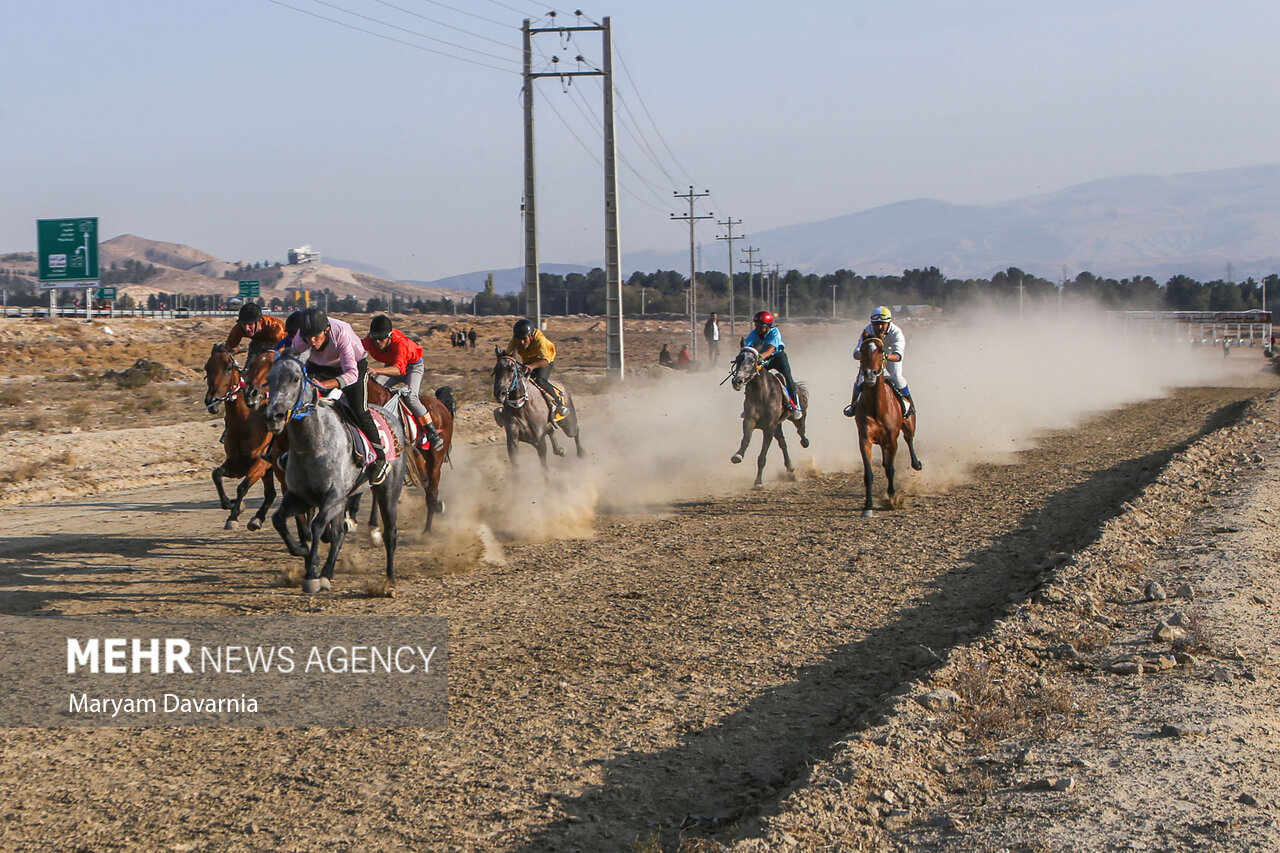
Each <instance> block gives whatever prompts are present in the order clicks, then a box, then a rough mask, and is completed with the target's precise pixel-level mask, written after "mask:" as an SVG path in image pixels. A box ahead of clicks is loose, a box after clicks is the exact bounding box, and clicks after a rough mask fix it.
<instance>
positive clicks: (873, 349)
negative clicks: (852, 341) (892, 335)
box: [858, 338, 885, 387]
mask: <svg viewBox="0 0 1280 853" xmlns="http://www.w3.org/2000/svg"><path fill="white" fill-rule="evenodd" d="M884 365H885V361H884V341H882V340H881V339H880V338H867V339H866V340H864V341H863V342H862V344H861V345H859V347H858V367H859V370H860V371H861V372H862V382H863V386H864V387H870V386H873V385H875V384H876V382H877V381H879V379H880V377H881V376H883V375H884Z"/></svg>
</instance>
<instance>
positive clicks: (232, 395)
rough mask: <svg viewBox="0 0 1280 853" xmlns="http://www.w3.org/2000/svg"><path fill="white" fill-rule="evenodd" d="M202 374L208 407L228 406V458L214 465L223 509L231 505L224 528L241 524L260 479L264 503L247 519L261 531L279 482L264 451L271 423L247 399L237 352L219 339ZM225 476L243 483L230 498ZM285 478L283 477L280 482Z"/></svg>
mask: <svg viewBox="0 0 1280 853" xmlns="http://www.w3.org/2000/svg"><path fill="white" fill-rule="evenodd" d="M204 378H205V386H206V392H205V395H204V405H205V408H206V409H208V410H209V411H210V412H212V413H214V414H217V412H218V409H219V408H222V407H224V406H225V410H224V412H225V413H224V416H223V417H224V420H225V423H226V432H225V434H224V437H223V453H224V455H225V457H226V458H225V459H223V462H222V464H221V465H219V466H218V467H216V468H214V469H213V485H214V487H215V488H217V490H218V501H219V503H220V504H221V506H222V508H223V509H229V510H231V515H229V516H227V522H226V524H225V525H224V527H225V529H226V530H235V529H236V528H237V527H239V526H240V511H241V508H242V507H243V505H244V496H245V495H246V494H247V493H248V491H249V489H250V488H252V486H253V484H254V483H256V482H258V481H259V480H262V490H263V493H264V500H263V502H262V507H261V508H260V509H259V510H258V511H257V513H255V514H254V516H253V518H252V519H250V520H249V529H250V530H257V529H259V528H260V527H262V522H263V519H265V518H266V517H267V510H269V509H270V508H271V504H273V503H274V502H275V499H276V486H275V481H274V479H273V478H272V477H271V476H270V474H271V467H272V466H271V463H270V462H267V461H266V460H265V459H263V458H262V454H263V452H264V451H265V450H266V449H267V448H268V447H269V446H270V445H271V431H270V430H269V429H268V428H267V421H266V419H265V418H264V417H263V416H262V413H261V411H260V410H259V409H257V408H256V407H254V406H251V405H250V404H249V403H248V402H247V401H246V400H245V397H246V394H245V388H246V386H245V382H244V378H243V373H242V371H241V369H240V366H239V365H238V364H236V357H235V355H234V354H233V353H232V352H231V350H229V349H227V347H226V346H225V345H223V344H218V345H216V346H215V347H214V348H213V350H212V351H211V352H210V353H209V360H208V361H207V362H205V365H204ZM224 477H236V478H242V479H241V480H240V485H239V486H237V487H236V494H235V499H234V500H231V499H228V498H227V493H226V491H225V490H224V489H223V487H222V479H223V478H224ZM283 482H284V481H283V479H282V480H281V484H283Z"/></svg>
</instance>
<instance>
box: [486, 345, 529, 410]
mask: <svg viewBox="0 0 1280 853" xmlns="http://www.w3.org/2000/svg"><path fill="white" fill-rule="evenodd" d="M504 361H509V362H511V382H510V383H509V384H508V385H507V390H506V392H505V393H503V395H502V405H504V406H508V407H510V408H512V409H519V408H520V407H522V406H523V405H524V404H525V403H527V402H529V389H528V388H527V387H525V384H524V377H523V373H524V371H523V369H522V367H523V366H522V365H521V364H520V362H518V361H516V360H515V358H514V357H512V356H509V355H502V356H498V364H499V365H501V364H502V362H504ZM496 369H497V368H495V371H496ZM495 378H496V377H495ZM494 387H495V388H496V387H497V383H494ZM517 392H519V393H518V394H517Z"/></svg>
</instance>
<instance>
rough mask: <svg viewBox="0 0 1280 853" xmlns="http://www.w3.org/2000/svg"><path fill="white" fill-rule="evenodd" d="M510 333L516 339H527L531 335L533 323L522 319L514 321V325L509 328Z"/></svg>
mask: <svg viewBox="0 0 1280 853" xmlns="http://www.w3.org/2000/svg"><path fill="white" fill-rule="evenodd" d="M511 333H512V334H513V335H515V336H516V337H517V338H523V337H527V336H528V335H532V334H533V323H531V322H529V321H528V320H526V319H524V318H523V317H522V318H520V319H519V320H516V324H515V325H514V326H513V327H512V328H511Z"/></svg>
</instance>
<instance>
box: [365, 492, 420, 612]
mask: <svg viewBox="0 0 1280 853" xmlns="http://www.w3.org/2000/svg"><path fill="white" fill-rule="evenodd" d="M392 491H393V490H392V489H389V488H386V485H385V484H384V485H382V486H379V487H378V488H377V489H375V490H374V492H373V502H374V503H375V504H377V505H378V506H380V507H382V519H383V529H382V548H383V550H384V551H385V552H386V554H387V585H386V592H387V594H388V595H395V588H396V569H395V560H396V539H397V528H396V522H397V520H398V519H397V516H398V513H399V507H398V506H397V504H398V501H397V500H396V495H393V494H392ZM394 491H396V492H398V491H399V489H395V490H394ZM430 506H431V505H430V504H427V512H428V518H430V515H429V513H430V512H431V509H430Z"/></svg>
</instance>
